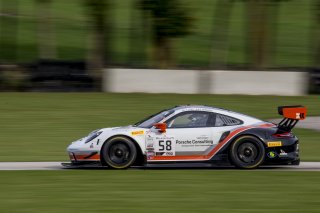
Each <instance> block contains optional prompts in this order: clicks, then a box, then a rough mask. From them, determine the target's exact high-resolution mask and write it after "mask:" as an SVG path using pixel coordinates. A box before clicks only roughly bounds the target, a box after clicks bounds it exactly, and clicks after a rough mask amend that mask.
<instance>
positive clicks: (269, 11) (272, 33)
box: [245, 0, 289, 69]
mask: <svg viewBox="0 0 320 213" xmlns="http://www.w3.org/2000/svg"><path fill="white" fill-rule="evenodd" d="M245 1H246V11H247V26H246V27H247V28H246V29H247V30H248V37H247V40H248V42H247V57H248V62H249V65H250V67H251V68H253V69H262V68H265V67H267V66H268V65H269V64H270V61H272V59H271V57H272V56H273V54H272V53H274V52H275V51H274V47H275V45H276V44H275V38H276V36H277V31H276V29H277V27H276V23H277V18H278V7H279V3H280V2H283V1H289V0H245Z"/></svg>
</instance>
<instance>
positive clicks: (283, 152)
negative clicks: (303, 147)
mask: <svg viewBox="0 0 320 213" xmlns="http://www.w3.org/2000/svg"><path fill="white" fill-rule="evenodd" d="M279 156H280V157H286V156H288V153H286V152H285V151H283V150H282V149H280V153H279Z"/></svg>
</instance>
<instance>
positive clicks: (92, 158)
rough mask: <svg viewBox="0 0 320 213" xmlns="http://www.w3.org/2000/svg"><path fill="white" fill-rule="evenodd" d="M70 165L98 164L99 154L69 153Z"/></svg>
mask: <svg viewBox="0 0 320 213" xmlns="http://www.w3.org/2000/svg"><path fill="white" fill-rule="evenodd" d="M69 158H70V161H71V163H79V162H99V161H100V154H99V153H98V152H76V151H72V152H69Z"/></svg>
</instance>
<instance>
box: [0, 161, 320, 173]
mask: <svg viewBox="0 0 320 213" xmlns="http://www.w3.org/2000/svg"><path fill="white" fill-rule="evenodd" d="M70 169H73V170H108V168H107V167H98V166H86V167H64V166H62V165H61V162H1V163H0V170H2V171H4V170H7V171H8V170H70ZM132 169H135V170H145V169H147V170H173V169H211V170H236V169H234V168H233V167H213V166H211V165H210V166H209V165H208V164H192V165H190V164H178V165H177V164H161V165H147V166H146V167H135V168H131V170H132ZM258 170H260V171H320V162H301V164H300V165H299V166H263V167H261V168H259V169H258Z"/></svg>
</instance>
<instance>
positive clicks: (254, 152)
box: [237, 142, 259, 164]
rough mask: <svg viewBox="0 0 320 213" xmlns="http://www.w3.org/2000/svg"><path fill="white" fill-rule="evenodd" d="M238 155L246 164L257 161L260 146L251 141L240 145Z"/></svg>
mask: <svg viewBox="0 0 320 213" xmlns="http://www.w3.org/2000/svg"><path fill="white" fill-rule="evenodd" d="M237 155H238V158H239V160H240V161H242V162H243V163H246V164H252V163H255V162H256V161H257V159H258V155H259V152H258V148H257V147H256V146H255V145H254V144H253V143H250V142H246V143H243V144H241V145H239V147H238V151H237Z"/></svg>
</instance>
